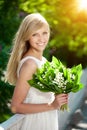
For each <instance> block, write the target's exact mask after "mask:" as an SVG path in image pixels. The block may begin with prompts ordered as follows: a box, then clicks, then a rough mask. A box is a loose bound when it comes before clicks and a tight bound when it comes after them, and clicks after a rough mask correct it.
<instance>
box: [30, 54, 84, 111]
mask: <svg viewBox="0 0 87 130" xmlns="http://www.w3.org/2000/svg"><path fill="white" fill-rule="evenodd" d="M81 74H82V66H81V64H79V65H77V66H74V67H72V68H66V67H65V66H64V65H63V64H62V62H61V61H60V60H58V59H57V58H56V57H54V56H53V57H52V61H51V62H49V61H46V63H45V64H44V65H42V67H41V68H40V69H37V72H36V73H35V74H34V75H33V78H32V79H31V80H29V81H28V83H29V84H30V85H31V86H33V87H35V88H37V89H39V90H40V91H42V92H53V93H55V94H61V93H66V94H67V93H70V92H74V93H75V92H77V91H79V90H80V89H82V88H83V85H82V84H81V83H80V78H81ZM67 108H68V107H67V105H66V104H65V105H63V106H62V107H61V110H66V109H67Z"/></svg>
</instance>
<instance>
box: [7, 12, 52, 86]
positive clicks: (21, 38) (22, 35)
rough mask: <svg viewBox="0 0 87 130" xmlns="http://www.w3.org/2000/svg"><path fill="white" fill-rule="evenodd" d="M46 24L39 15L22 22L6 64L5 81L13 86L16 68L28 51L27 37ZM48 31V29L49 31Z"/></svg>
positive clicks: (34, 14)
mask: <svg viewBox="0 0 87 130" xmlns="http://www.w3.org/2000/svg"><path fill="white" fill-rule="evenodd" d="M44 24H46V25H47V26H48V27H49V24H48V22H47V21H46V20H45V18H44V17H43V16H42V15H40V14H39V13H33V14H30V15H27V16H26V17H25V18H24V20H23V21H22V23H21V25H20V27H19V29H18V31H17V33H16V35H15V37H14V39H13V49H12V52H11V55H10V58H9V61H8V64H7V70H6V75H5V79H6V81H8V82H9V83H10V84H12V85H15V84H16V81H17V68H18V65H19V62H20V60H21V59H22V57H23V56H24V54H25V53H26V52H27V51H28V49H29V36H30V35H31V34H32V33H33V32H34V31H35V30H38V29H40V28H41V27H42V26H43V25H44ZM49 30H50V29H49Z"/></svg>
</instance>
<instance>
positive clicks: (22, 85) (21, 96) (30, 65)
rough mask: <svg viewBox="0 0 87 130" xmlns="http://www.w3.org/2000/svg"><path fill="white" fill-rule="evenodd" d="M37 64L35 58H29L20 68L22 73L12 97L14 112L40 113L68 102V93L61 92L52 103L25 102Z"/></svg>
mask: <svg viewBox="0 0 87 130" xmlns="http://www.w3.org/2000/svg"><path fill="white" fill-rule="evenodd" d="M36 69H37V65H36V64H35V62H34V61H33V60H27V61H26V62H25V63H24V64H23V65H22V68H21V70H20V75H19V78H18V81H17V84H16V87H15V89H14V94H13V97H12V103H11V110H12V112H13V113H23V114H27V113H38V112H44V111H49V110H54V109H58V108H59V107H60V106H61V105H63V104H65V103H67V98H66V97H67V95H66V94H61V95H57V96H55V100H54V101H53V103H52V104H50V105H49V104H47V103H44V104H31V103H24V100H25V98H26V95H27V93H28V91H29V89H30V86H29V84H28V82H27V81H28V80H29V79H31V78H32V75H33V74H34V73H35V71H36Z"/></svg>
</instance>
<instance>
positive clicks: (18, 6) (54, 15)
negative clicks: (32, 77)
mask: <svg viewBox="0 0 87 130" xmlns="http://www.w3.org/2000/svg"><path fill="white" fill-rule="evenodd" d="M33 12H39V13H41V14H42V15H43V16H44V17H45V18H46V19H47V21H48V22H49V24H50V28H51V37H50V42H49V44H48V47H47V49H46V50H45V53H44V55H45V56H46V57H47V58H48V59H50V60H51V58H52V56H53V55H54V56H56V57H57V58H58V59H60V60H61V61H62V62H63V63H64V64H66V66H68V67H72V66H73V65H77V64H80V63H81V64H82V66H83V68H85V67H86V66H87V62H86V60H87V31H86V30H87V12H86V11H80V10H79V9H78V4H77V3H76V0H52V1H50V0H38V1H36V0H30V1H29V0H26V1H25V0H11V1H10V2H9V0H1V1H0V83H1V85H0V86H2V85H3V82H4V81H3V77H4V71H5V69H6V64H7V61H8V57H9V52H10V51H11V43H12V39H13V37H14V34H15V32H16V31H17V29H18V26H19V24H20V22H21V20H22V18H24V17H25V16H26V14H29V13H33ZM5 86H9V85H8V84H7V83H5ZM5 89H8V87H6V88H5ZM1 91H2V88H1V87H0V92H1ZM7 91H8V90H7ZM9 91H10V90H9ZM1 96H3V95H1ZM1 102H3V101H1ZM7 107H8V106H7ZM4 113H5V111H4V109H3V114H4ZM0 115H1V111H0ZM2 117H3V116H2ZM4 119H5V118H4ZM2 120H3V118H2Z"/></svg>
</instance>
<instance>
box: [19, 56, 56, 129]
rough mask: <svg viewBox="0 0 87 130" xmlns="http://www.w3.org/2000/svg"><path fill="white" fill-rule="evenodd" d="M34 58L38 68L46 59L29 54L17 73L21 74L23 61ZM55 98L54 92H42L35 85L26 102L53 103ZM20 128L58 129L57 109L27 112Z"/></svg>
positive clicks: (21, 62)
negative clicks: (33, 112)
mask: <svg viewBox="0 0 87 130" xmlns="http://www.w3.org/2000/svg"><path fill="white" fill-rule="evenodd" d="M28 59H33V60H34V61H35V62H36V64H37V66H38V68H40V67H41V65H42V64H44V63H45V61H46V59H45V58H44V57H43V58H42V61H40V60H39V59H37V58H35V57H32V56H27V57H25V58H23V59H22V60H21V61H20V64H19V66H18V70H17V75H18V76H19V71H20V69H21V66H22V65H23V63H24V62H25V61H26V60H28ZM53 100H54V94H53V93H52V92H41V91H39V90H38V89H36V88H34V87H30V89H29V92H28V94H27V96H26V99H25V101H24V102H25V103H33V104H41V103H51V102H53ZM20 130H58V112H57V110H53V111H47V112H40V113H35V114H25V118H24V120H23V123H22V126H21V128H20Z"/></svg>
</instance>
